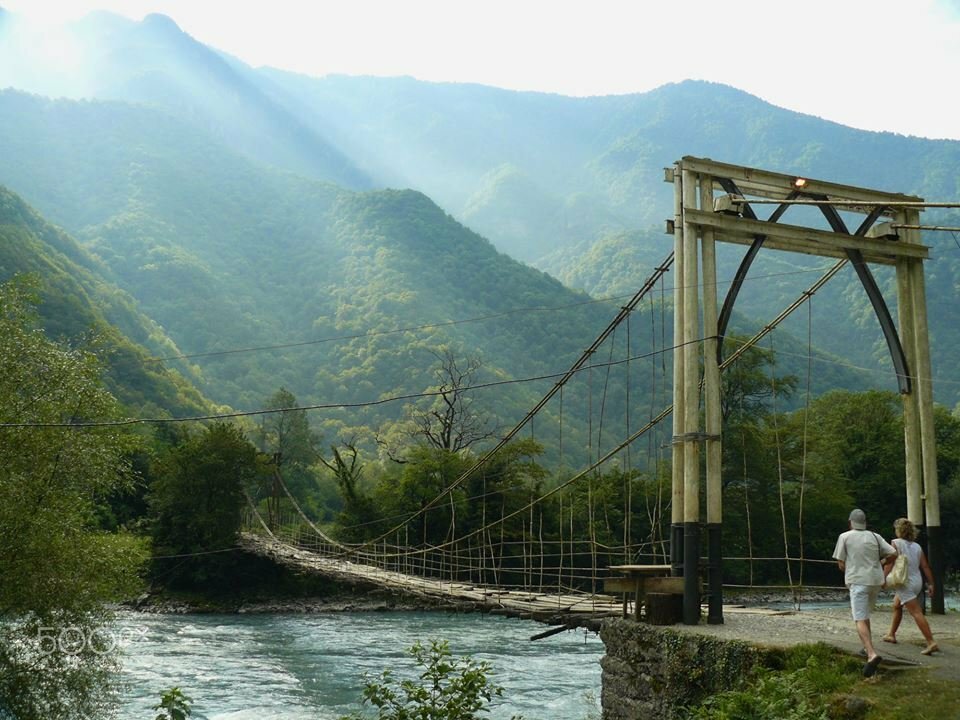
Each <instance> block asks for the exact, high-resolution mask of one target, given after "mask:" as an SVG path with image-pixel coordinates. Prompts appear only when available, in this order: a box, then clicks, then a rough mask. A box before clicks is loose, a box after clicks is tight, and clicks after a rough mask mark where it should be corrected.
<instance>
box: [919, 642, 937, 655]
mask: <svg viewBox="0 0 960 720" xmlns="http://www.w3.org/2000/svg"><path fill="white" fill-rule="evenodd" d="M939 650H940V646H939V645H937V644H936V643H930V644H929V645H927V646H926V647H925V648H924V649H923V650H921V651H920V654H921V655H933V654H934V653H935V652H937V651H939Z"/></svg>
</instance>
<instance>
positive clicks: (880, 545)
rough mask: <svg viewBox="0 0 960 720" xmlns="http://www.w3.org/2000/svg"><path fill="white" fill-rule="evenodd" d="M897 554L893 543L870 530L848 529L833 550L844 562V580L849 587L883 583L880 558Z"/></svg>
mask: <svg viewBox="0 0 960 720" xmlns="http://www.w3.org/2000/svg"><path fill="white" fill-rule="evenodd" d="M896 554H897V550H896V548H894V547H893V545H891V544H890V543H888V542H887V541H886V540H884V539H883V538H882V537H880V536H879V535H877V534H876V533H875V532H872V531H870V530H847V531H846V532H845V533H843V534H842V535H840V537H838V538H837V547H836V548H834V550H833V558H834V559H835V560H840V561H841V562H843V563H844V570H843V582H844V583H845V584H846V585H847V586H848V587H849V586H850V585H877V586H880V585H883V567H882V566H881V565H880V559H881V558H885V557H890V556H891V555H896Z"/></svg>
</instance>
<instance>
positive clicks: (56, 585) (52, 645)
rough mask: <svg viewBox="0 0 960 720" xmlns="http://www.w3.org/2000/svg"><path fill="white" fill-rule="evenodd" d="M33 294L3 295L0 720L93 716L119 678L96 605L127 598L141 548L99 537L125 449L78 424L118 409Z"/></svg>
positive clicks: (91, 359)
mask: <svg viewBox="0 0 960 720" xmlns="http://www.w3.org/2000/svg"><path fill="white" fill-rule="evenodd" d="M34 287H35V283H33V282H32V281H27V280H15V281H13V282H10V283H6V284H4V285H0V423H2V426H0V578H2V582H0V619H2V622H0V717H15V718H17V720H41V719H42V720H71V719H74V718H76V719H77V720H79V719H80V718H89V717H102V716H103V715H104V714H105V713H106V712H107V710H106V708H107V706H109V704H110V702H111V699H112V679H113V674H114V671H115V669H116V656H115V653H114V652H113V650H114V647H113V646H114V645H115V644H116V643H114V642H113V641H112V639H111V636H110V634H109V630H108V629H107V627H106V623H107V622H108V620H109V617H110V613H109V611H108V609H107V608H106V606H105V603H106V602H108V601H115V600H119V599H121V598H124V597H129V596H130V595H131V594H132V593H134V592H136V589H137V587H138V586H139V580H138V578H137V568H138V567H139V565H140V564H141V562H142V561H143V559H144V557H145V549H144V548H143V547H142V544H141V543H139V542H138V541H136V540H135V539H134V538H132V537H131V536H129V535H123V534H112V533H106V532H102V531H99V530H97V529H96V527H95V520H96V505H97V502H98V498H102V497H105V496H108V495H110V494H111V493H112V492H114V491H116V490H117V489H118V488H120V487H122V486H124V485H126V484H128V483H129V482H130V479H131V476H130V468H129V463H128V461H127V459H126V458H127V456H128V453H129V452H130V450H131V449H132V448H133V443H134V441H133V438H132V436H130V435H129V434H127V433H125V432H123V431H121V430H120V429H118V428H116V427H98V428H89V427H87V428H85V427H80V426H79V423H82V422H85V421H87V422H98V421H107V420H112V419H115V418H116V417H117V416H118V407H117V404H116V402H115V400H114V399H113V397H112V396H111V395H110V394H109V393H108V392H107V391H106V390H105V389H104V388H103V385H102V383H101V368H102V366H101V364H100V362H99V361H98V359H97V357H96V356H95V355H94V354H93V353H92V352H90V351H89V350H83V349H78V348H70V347H66V346H64V345H60V344H56V343H53V342H51V341H50V340H49V339H47V337H46V336H45V335H44V334H43V333H42V332H41V331H40V330H38V329H36V320H37V317H36V313H35V310H34V306H35V303H36V297H35V295H34V294H33V290H34ZM30 423H35V424H39V425H34V426H30V425H24V424H30ZM47 424H63V426H59V427H50V426H45V425H47Z"/></svg>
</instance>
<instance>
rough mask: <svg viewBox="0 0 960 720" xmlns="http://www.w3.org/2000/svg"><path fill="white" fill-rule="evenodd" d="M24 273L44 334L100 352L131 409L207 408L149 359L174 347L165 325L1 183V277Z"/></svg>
mask: <svg viewBox="0 0 960 720" xmlns="http://www.w3.org/2000/svg"><path fill="white" fill-rule="evenodd" d="M24 274H26V275H29V276H30V277H31V278H32V280H33V281H34V282H35V289H36V292H37V295H38V297H39V299H40V303H39V306H38V311H39V313H40V317H41V319H42V320H43V324H44V328H45V330H46V332H47V334H48V335H49V336H50V337H51V338H52V339H55V340H58V341H66V342H68V343H70V344H73V345H90V346H91V347H92V348H95V349H96V350H97V352H98V353H100V354H102V355H103V356H104V360H105V363H104V364H105V367H106V378H105V379H106V382H107V386H108V388H109V389H110V391H111V392H112V393H113V394H114V395H115V396H116V397H117V398H118V399H119V400H120V401H121V402H122V403H123V404H124V405H125V406H126V408H127V410H128V411H129V412H130V414H131V415H132V416H139V417H144V416H146V417H167V416H170V415H171V414H172V415H184V414H196V413H201V412H204V411H206V410H209V402H208V401H207V400H206V399H205V398H203V397H202V396H201V395H200V394H199V393H198V392H197V390H196V388H195V387H194V386H193V385H192V384H191V383H190V382H189V381H188V380H185V379H184V378H183V377H182V376H181V375H179V374H177V373H175V372H171V371H169V370H167V369H165V368H164V367H163V366H162V365H160V364H157V363H153V362H150V357H151V356H152V353H176V352H177V347H176V345H175V344H174V343H173V342H172V341H171V340H170V338H169V337H167V336H166V334H165V333H164V332H163V330H162V328H160V327H159V326H157V325H156V323H154V322H152V321H151V320H150V319H149V318H147V317H145V316H144V315H143V314H142V313H140V312H139V311H138V309H137V303H136V301H135V300H134V299H133V298H132V297H130V296H129V295H127V294H126V293H124V292H122V291H121V290H119V289H118V288H117V287H116V286H114V285H112V284H110V283H109V282H108V281H105V280H104V274H105V268H104V267H103V266H102V265H101V264H100V263H98V262H97V261H96V260H95V259H94V258H93V257H92V256H91V255H90V254H89V253H87V252H86V251H85V250H83V249H82V248H81V247H80V246H78V245H77V244H76V242H74V240H73V239H72V238H70V237H69V236H68V235H66V234H65V233H64V232H62V231H61V230H58V229H57V228H55V227H53V226H51V225H50V224H49V223H47V222H46V221H44V220H43V219H42V218H41V217H39V216H38V215H37V214H36V213H35V212H34V211H33V210H32V209H31V208H30V207H29V206H27V205H26V204H25V203H24V202H23V201H22V200H21V199H20V198H19V197H17V196H16V195H14V194H13V193H11V192H9V191H8V190H6V189H5V188H3V187H2V186H0V282H5V281H7V280H10V279H11V278H12V277H14V276H15V275H24ZM148 349H149V350H148Z"/></svg>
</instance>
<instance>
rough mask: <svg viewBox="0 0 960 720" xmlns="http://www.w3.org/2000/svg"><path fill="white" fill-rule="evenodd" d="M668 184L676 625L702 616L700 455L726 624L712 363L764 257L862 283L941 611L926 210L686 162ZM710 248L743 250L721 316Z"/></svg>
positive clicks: (891, 199)
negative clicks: (789, 220)
mask: <svg viewBox="0 0 960 720" xmlns="http://www.w3.org/2000/svg"><path fill="white" fill-rule="evenodd" d="M664 179H665V181H666V182H669V183H672V184H673V186H674V218H673V219H672V220H668V221H667V231H668V232H669V233H672V234H673V236H674V246H675V261H674V262H675V267H676V282H675V283H674V285H675V290H674V346H675V348H676V350H675V352H674V355H673V357H674V364H673V451H672V453H673V454H672V460H673V478H672V489H671V496H672V516H671V523H672V525H671V545H670V548H671V550H670V558H671V565H672V568H673V574H674V575H677V576H682V577H683V578H684V598H683V621H684V623H686V624H696V623H697V622H699V619H700V559H701V555H702V552H701V545H702V538H701V512H700V505H701V497H700V487H701V471H700V452H701V447H702V448H703V453H704V455H705V468H706V470H705V472H706V478H705V486H706V515H707V517H706V546H707V547H706V549H707V553H706V555H707V565H706V568H707V594H708V615H707V621H708V622H709V623H712V624H719V623H722V622H723V591H722V577H723V574H722V573H723V567H722V561H721V557H722V543H721V537H722V526H723V519H722V510H723V508H722V500H721V488H722V484H721V477H720V469H721V411H720V363H721V362H722V359H723V339H724V335H725V333H726V329H727V324H728V323H729V320H730V316H731V312H732V310H733V305H734V303H735V301H736V298H737V294H738V293H739V291H740V288H741V287H742V285H743V282H744V280H745V278H746V277H747V274H748V272H749V269H750V266H751V264H752V263H753V260H754V259H755V258H756V256H757V253H758V252H759V251H760V249H761V248H765V249H769V250H779V251H787V252H799V253H805V254H808V255H816V256H822V257H832V258H839V259H842V260H846V261H848V262H849V263H850V264H851V265H852V266H853V268H854V271H855V272H856V274H857V277H858V278H859V280H860V282H861V284H862V285H863V288H864V291H865V292H866V294H867V297H868V298H869V300H870V302H871V305H872V306H873V309H874V311H875V313H876V316H877V319H878V320H879V322H880V328H881V330H882V331H883V335H884V338H885V340H886V343H887V347H888V349H889V351H890V357H891V360H892V362H893V367H894V370H895V371H896V374H897V382H898V386H899V391H900V395H901V397H902V400H903V419H904V448H905V456H906V479H905V483H906V505H907V516H908V517H909V519H910V520H911V521H912V522H913V523H914V524H915V525H917V527H918V528H923V529H924V530H925V533H926V539H927V554H928V557H929V560H930V565H931V567H932V569H933V573H934V578H935V580H936V588H935V592H934V597H933V603H932V605H933V611H934V612H937V613H943V612H944V599H943V582H942V581H943V546H942V536H941V528H940V502H939V491H938V487H937V458H936V445H935V435H934V420H933V390H932V386H931V382H932V374H931V364H930V343H929V338H928V332H927V303H926V289H925V281H924V273H923V261H924V260H925V259H926V258H927V257H928V248H927V247H925V246H923V245H921V243H920V230H921V229H922V228H923V226H921V225H920V223H919V217H920V215H919V213H920V211H921V210H922V209H923V208H924V207H926V206H929V205H931V203H925V202H924V201H923V199H922V198H919V197H911V196H907V195H902V194H899V193H888V192H881V191H878V190H871V189H867V188H858V187H851V186H846V185H838V184H836V183H831V182H826V181H821V180H814V179H811V178H807V177H798V176H795V175H785V174H781V173H774V172H769V171H766V170H759V169H755V168H749V167H744V166H739V165H730V164H726V163H720V162H714V161H712V160H709V159H705V158H696V157H689V156H687V157H684V158H683V159H681V160H679V161H677V162H676V163H674V165H673V167H670V168H667V169H666V171H665V178H664ZM763 205H772V206H774V209H773V211H772V212H770V213H769V215H768V216H767V219H765V220H764V219H761V218H760V217H759V216H758V214H757V212H756V211H755V210H754V207H759V206H763ZM795 205H811V206H814V207H816V208H817V209H818V210H819V211H820V214H821V215H822V217H823V219H824V220H825V224H826V226H828V228H829V229H824V228H823V227H807V226H802V225H789V224H786V223H782V222H780V219H781V218H782V217H783V215H784V213H786V212H787V211H788V210H789V209H790V208H791V207H793V206H795ZM841 211H842V212H844V213H846V214H847V215H849V214H851V213H852V214H856V215H857V216H862V219H861V220H859V225H858V227H856V228H855V229H852V230H851V229H850V228H848V227H847V225H846V222H845V220H844V217H843V216H841ZM821 222H822V221H821ZM717 242H732V243H738V244H742V245H746V246H748V250H747V252H746V253H745V255H744V258H743V261H742V262H741V264H740V267H739V268H738V270H737V272H736V275H735V276H734V280H733V281H732V283H731V284H730V287H729V289H728V290H727V293H726V297H725V299H724V302H723V305H722V308H721V309H720V310H719V312H718V302H717V269H716V243H717ZM871 263H873V264H884V265H893V266H895V268H896V277H897V307H898V313H897V314H898V321H899V323H898V325H899V327H897V326H896V325H894V322H893V319H892V317H891V315H890V311H889V309H888V308H887V305H886V302H885V300H884V298H883V295H882V293H881V292H880V289H879V287H878V286H877V283H876V281H875V279H874V277H873V274H872V273H871V271H870V264H871ZM700 275H702V277H698V276H700ZM701 290H702V297H701ZM701 310H702V321H701ZM701 322H702V325H701ZM898 330H899V332H898ZM701 353H702V354H701ZM701 357H702V360H703V374H702V379H703V399H704V410H705V412H704V419H703V423H702V425H701V417H700V386H701V373H700V359H701Z"/></svg>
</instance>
